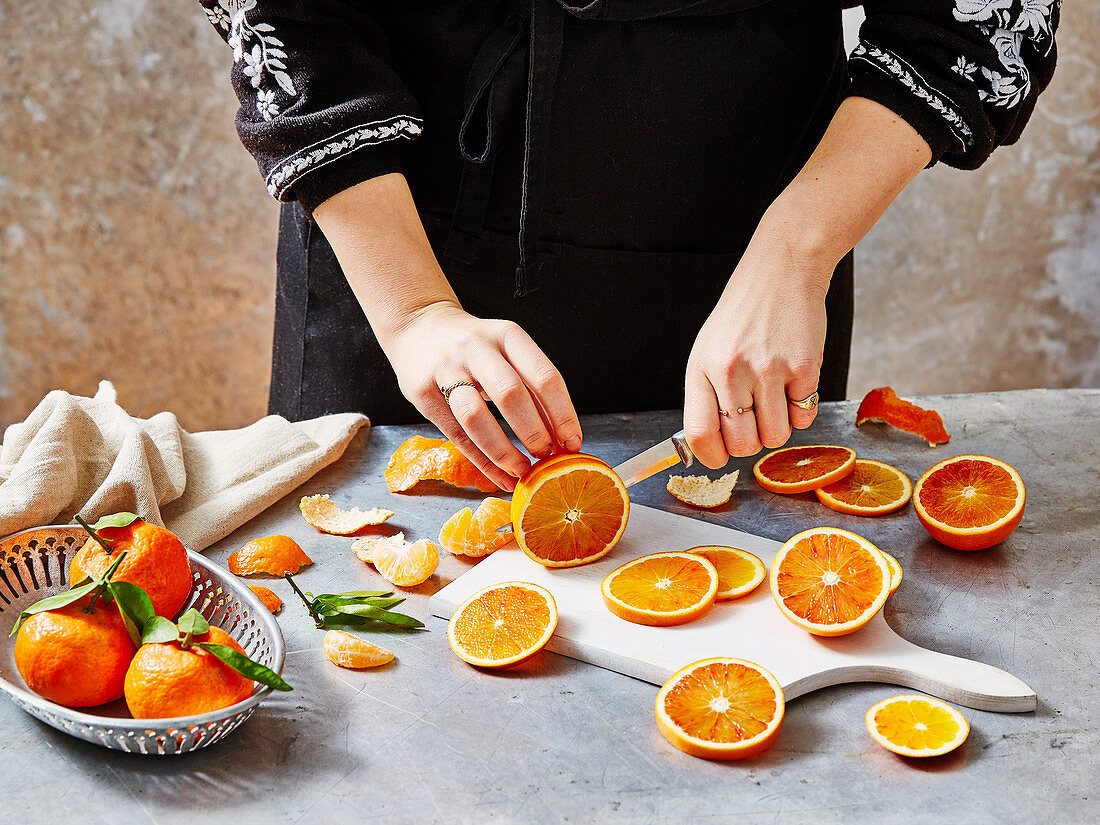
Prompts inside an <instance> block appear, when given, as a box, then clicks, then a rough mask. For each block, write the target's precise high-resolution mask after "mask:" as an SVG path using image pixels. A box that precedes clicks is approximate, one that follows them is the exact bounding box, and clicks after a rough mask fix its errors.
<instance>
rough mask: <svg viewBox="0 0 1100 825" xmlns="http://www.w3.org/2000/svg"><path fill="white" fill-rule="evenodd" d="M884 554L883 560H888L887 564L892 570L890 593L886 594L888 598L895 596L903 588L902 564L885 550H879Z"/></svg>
mask: <svg viewBox="0 0 1100 825" xmlns="http://www.w3.org/2000/svg"><path fill="white" fill-rule="evenodd" d="M879 552H880V553H882V555H883V558H885V559H886V564H887V565H888V566H889V568H890V592H888V593H887V594H886V596H887V598H889V597H890V596H893V595H894V591H895V590H897V589H898V587H900V586H901V564H900V563H899V562H898V560H897V559H895V558H894V557H893V556H891V555H890V554H889V553H887V552H886V551H885V550H879Z"/></svg>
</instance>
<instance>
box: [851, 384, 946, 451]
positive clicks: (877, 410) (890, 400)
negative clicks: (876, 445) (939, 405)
mask: <svg viewBox="0 0 1100 825" xmlns="http://www.w3.org/2000/svg"><path fill="white" fill-rule="evenodd" d="M866 421H882V422H885V423H886V424H889V425H890V426H892V427H896V428H897V429H899V430H904V431H905V432H907V433H913V434H914V435H919V436H920V437H921V438H923V439H924V440H925V441H927V442H928V446H929V447H935V446H936V445H937V444H946V443H947V442H948V441H950V440H951V436H950V435H948V433H947V429H946V428H945V427H944V426H943V419H942V418H940V414H939V413H938V412H936V411H935V410H926V409H924V408H923V407H918V406H917V405H916V404H913V403H911V402H909V401H906V400H905V399H903V398H898V394H897V393H896V392H894V390H893V388H891V387H876V388H875V389H873V390H871V391H870V392H869V393H867V395H865V396H863V400H862V401H860V402H859V409H858V410H857V411H856V426H857V427H858V426H859V425H860V424H863V423H864V422H866Z"/></svg>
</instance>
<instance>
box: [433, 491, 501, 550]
mask: <svg viewBox="0 0 1100 825" xmlns="http://www.w3.org/2000/svg"><path fill="white" fill-rule="evenodd" d="M511 520H512V505H511V504H510V503H509V502H507V501H505V500H504V499H500V498H487V499H485V501H483V502H481V504H480V505H478V508H477V512H473V511H471V510H470V508H469V507H464V508H463V509H461V510H459V511H458V512H457V513H455V514H454V515H453V516H451V517H450V518H449V519H447V521H446V523H444V525H443V527H442V528H441V529H440V531H439V544H440V546H442V547H443V549H444V550H450V551H451V552H452V553H454V554H455V555H457V556H470V557H471V558H481V557H482V556H488V555H489V554H490V553H493V552H496V551H497V550H499V549H500V548H501V547H503V546H504V545H506V544H507V543H508V542H510V541H511V540H512V539H513V538H514V536H513V535H512V531H511V530H507V531H505V532H503V533H498V532H497V530H499V529H500V528H501V527H503V526H504V525H505V524H508V523H509V522H510V521H511Z"/></svg>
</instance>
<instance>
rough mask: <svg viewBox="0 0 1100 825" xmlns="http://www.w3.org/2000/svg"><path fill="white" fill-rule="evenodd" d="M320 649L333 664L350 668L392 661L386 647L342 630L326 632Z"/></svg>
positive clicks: (374, 665) (391, 656)
mask: <svg viewBox="0 0 1100 825" xmlns="http://www.w3.org/2000/svg"><path fill="white" fill-rule="evenodd" d="M321 649H322V650H324V652H325V655H326V656H327V657H328V660H329V661H330V662H332V663H333V664H334V665H336V666H338V667H346V668H350V669H352V670H363V669H364V668H368V667H378V666H379V665H384V664H386V663H387V662H392V661H393V653H391V652H390V651H388V650H386V648H384V647H379V646H378V645H376V644H374V643H372V642H368V641H367V640H366V639H360V638H359V637H358V636H353V635H351V634H350V633H345V632H344V631H343V630H330V631H329V632H328V633H326V634H325V639H324V641H323V642H322V643H321Z"/></svg>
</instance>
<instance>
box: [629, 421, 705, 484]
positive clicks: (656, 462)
mask: <svg viewBox="0 0 1100 825" xmlns="http://www.w3.org/2000/svg"><path fill="white" fill-rule="evenodd" d="M681 462H683V465H684V466H685V467H690V466H691V465H692V464H693V463H694V462H695V455H694V454H693V453H692V452H691V448H690V447H689V446H688V443H687V441H685V440H684V431H683V430H680V432H678V433H676V435H674V436H672V437H671V438H666V439H665V440H664V441H662V442H660V443H659V444H654V445H653V446H652V447H650V448H649V449H648V450H644V451H643V452H640V453H638V455H636V456H634V458H628V459H627V460H626V461H624V462H623V463H622V464H620V465H619V466H618V467H616V468H615V472H616V473H617V474H618V476H619V478H621V479H622V480H623V484H625V485H626V486H627V487H630V486H631V485H634V484H637V483H638V482H639V481H643V480H644V479H647V478H649V477H650V476H651V475H653V474H654V473H659V472H661V470H667V469H668V468H669V467H675V466H676V465H677V464H679V463H681Z"/></svg>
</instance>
